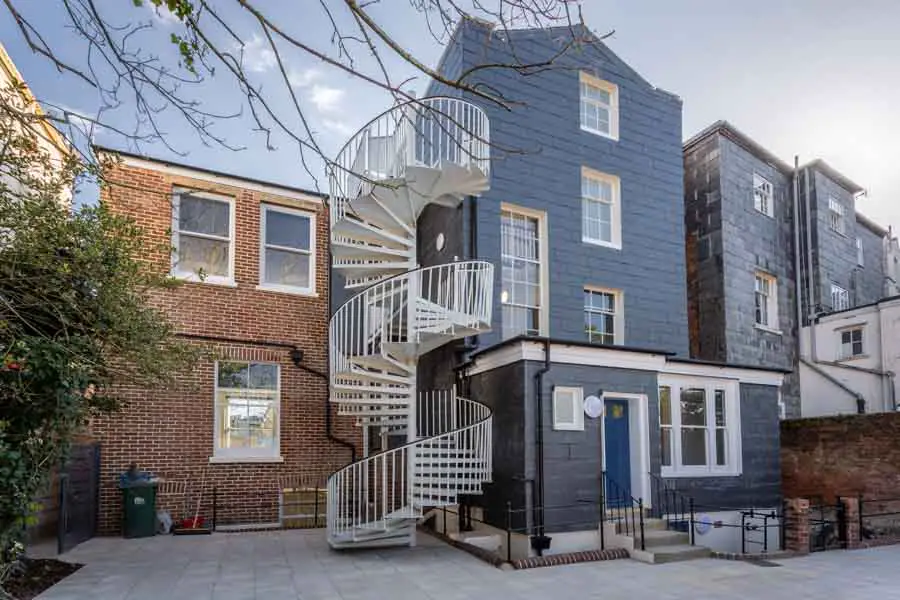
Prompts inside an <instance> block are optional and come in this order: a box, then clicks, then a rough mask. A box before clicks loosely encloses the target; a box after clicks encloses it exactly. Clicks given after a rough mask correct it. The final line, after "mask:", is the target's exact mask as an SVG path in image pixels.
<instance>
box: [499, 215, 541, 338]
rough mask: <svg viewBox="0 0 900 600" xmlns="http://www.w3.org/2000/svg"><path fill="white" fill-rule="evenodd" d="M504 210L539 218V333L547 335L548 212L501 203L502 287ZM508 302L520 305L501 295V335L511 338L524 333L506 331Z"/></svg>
mask: <svg viewBox="0 0 900 600" xmlns="http://www.w3.org/2000/svg"><path fill="white" fill-rule="evenodd" d="M504 212H509V213H513V214H515V215H518V216H521V217H527V218H530V219H536V220H537V223H538V227H537V230H538V253H539V260H540V263H539V265H538V279H539V281H540V286H541V290H540V301H541V304H540V306H538V307H537V309H538V325H539V331H538V334H537V335H540V336H546V335H547V333H548V331H549V329H550V321H549V319H550V289H549V285H548V281H547V280H548V265H549V261H550V250H549V248H550V240H549V236H548V231H549V229H548V225H547V213H545V212H544V211H540V210H534V209H530V208H524V207H521V206H516V205H514V204H508V203H506V202H501V203H500V214H501V232H500V236H501V246H500V253H501V254H500V261H501V262H500V278H501V280H500V285H501V288H502V286H503V257H504V256H505V255H504V254H503V242H502V236H503V232H502V218H503V217H502V215H503V213H504ZM521 260H525V259H521ZM507 304H509V305H510V306H518V305H513V304H511V303H509V302H507V301H506V300H505V299H504V298H503V295H502V293H501V297H500V305H501V308H500V311H501V316H500V319H501V321H500V323H501V331H500V335H501V337H502V338H503V339H509V338H511V337H515V336H518V335H524V334H523V333H521V332H519V333H514V334H511V335H508V334H507V332H506V331H505V330H506V327H505V326H504V324H503V315H502V312H503V305H507Z"/></svg>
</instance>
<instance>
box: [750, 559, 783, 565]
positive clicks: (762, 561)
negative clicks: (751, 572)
mask: <svg viewBox="0 0 900 600" xmlns="http://www.w3.org/2000/svg"><path fill="white" fill-rule="evenodd" d="M746 562H748V563H750V564H751V565H756V566H757V567H780V566H781V565H780V564H778V563H774V562H772V561H771V560H765V559H763V558H754V559H752V560H747V561H746Z"/></svg>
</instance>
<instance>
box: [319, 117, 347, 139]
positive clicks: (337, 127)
mask: <svg viewBox="0 0 900 600" xmlns="http://www.w3.org/2000/svg"><path fill="white" fill-rule="evenodd" d="M322 127H324V128H325V129H327V130H328V131H331V132H334V133H337V134H340V135H345V136H349V135H350V134H351V133H353V128H352V127H351V126H350V125H348V124H347V123H344V122H343V121H332V120H331V119H322Z"/></svg>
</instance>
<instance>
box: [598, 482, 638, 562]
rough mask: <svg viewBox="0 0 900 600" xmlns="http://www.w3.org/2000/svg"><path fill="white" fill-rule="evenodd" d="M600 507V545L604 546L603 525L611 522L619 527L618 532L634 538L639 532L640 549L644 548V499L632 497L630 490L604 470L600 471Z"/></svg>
mask: <svg viewBox="0 0 900 600" xmlns="http://www.w3.org/2000/svg"><path fill="white" fill-rule="evenodd" d="M600 507H601V510H602V511H603V512H602V514H601V516H600V546H601V548H602V547H605V545H606V544H605V540H604V532H603V530H604V525H605V524H606V523H612V524H614V525H615V526H616V527H621V530H620V531H618V532H619V533H622V532H624V533H625V535H626V536H630V537H632V538H636V537H637V534H638V532H640V536H641V537H640V544H641V550H645V544H644V500H643V498H634V497H633V496H632V495H631V490H630V489H627V488H625V487H624V486H623V485H621V484H620V483H618V482H617V481H616V480H614V479H612V478H611V477H610V476H609V474H608V473H607V472H606V471H603V472H602V475H601V479H600Z"/></svg>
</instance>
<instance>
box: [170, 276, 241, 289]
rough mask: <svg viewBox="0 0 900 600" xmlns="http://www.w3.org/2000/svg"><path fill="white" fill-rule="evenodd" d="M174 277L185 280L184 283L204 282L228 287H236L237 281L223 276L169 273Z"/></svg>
mask: <svg viewBox="0 0 900 600" xmlns="http://www.w3.org/2000/svg"><path fill="white" fill-rule="evenodd" d="M169 276H170V277H172V279H177V280H178V281H183V282H184V283H202V284H204V285H218V286H220V287H228V288H236V287H237V283H236V282H235V281H234V279H223V278H218V277H216V278H210V277H207V278H206V279H200V278H199V277H197V276H196V275H184V274H180V273H170V274H169Z"/></svg>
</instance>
